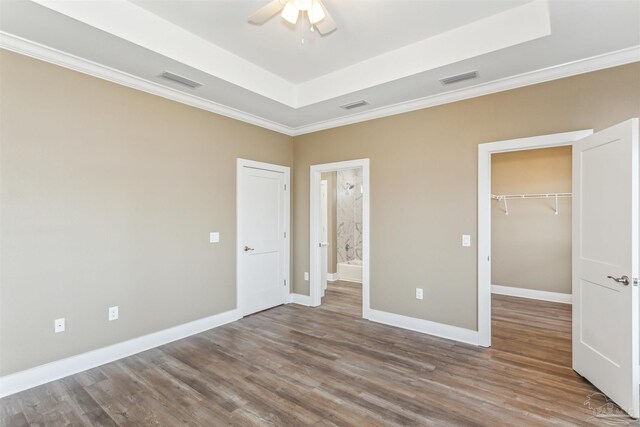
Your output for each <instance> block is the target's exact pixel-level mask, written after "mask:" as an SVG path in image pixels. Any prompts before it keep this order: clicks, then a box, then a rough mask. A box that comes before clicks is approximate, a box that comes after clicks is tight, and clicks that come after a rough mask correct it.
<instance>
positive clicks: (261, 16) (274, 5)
mask: <svg viewBox="0 0 640 427" xmlns="http://www.w3.org/2000/svg"><path fill="white" fill-rule="evenodd" d="M286 3H287V1H286V0H272V1H271V2H270V3H268V4H267V5H266V6H262V7H261V8H260V9H258V10H257V11H255V12H254V13H252V14H251V16H249V22H251V23H252V24H256V25H261V24H264V23H265V22H267V21H268V20H269V19H271V18H272V17H273V16H274V15H275V14H276V13H278V12H280V11H281V10H282V8H283V7H284V5H285V4H286Z"/></svg>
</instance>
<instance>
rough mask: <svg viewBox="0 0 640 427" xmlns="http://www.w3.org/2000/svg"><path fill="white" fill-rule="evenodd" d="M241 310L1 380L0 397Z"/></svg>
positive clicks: (185, 333) (207, 325) (198, 330)
mask: <svg viewBox="0 0 640 427" xmlns="http://www.w3.org/2000/svg"><path fill="white" fill-rule="evenodd" d="M240 317H241V316H240V313H239V312H238V310H235V309H234V310H229V311H225V312H223V313H220V314H215V315H213V316H210V317H206V318H204V319H199V320H194V321H193V322H189V323H184V324H182V325H178V326H174V327H172V328H168V329H165V330H162V331H158V332H153V333H151V334H148V335H143V336H141V337H138V338H133V339H130V340H127V341H123V342H119V343H117V344H113V345H110V346H108V347H103V348H100V349H97V350H93V351H89V352H87V353H82V354H79V355H76V356H71V357H68V358H66V359H61V360H57V361H55V362H51V363H47V364H45V365H40V366H36V367H35V368H31V369H27V370H25V371H21V372H16V373H15V374H9V375H5V376H4V377H1V378H0V397H4V396H8V395H10V394H14V393H18V392H20V391H22V390H26V389H29V388H32V387H36V386H39V385H41V384H45V383H48V382H50V381H55V380H57V379H60V378H64V377H67V376H69V375H73V374H76V373H78V372H82V371H86V370H87V369H92V368H95V367H96V366H101V365H104V364H106V363H109V362H113V361H114V360H118V359H122V358H123V357H127V356H131V355H132V354H136V353H140V352H142V351H145V350H149V349H151V348H155V347H158V346H161V345H164V344H167V343H170V342H172V341H177V340H180V339H182V338H186V337H188V336H191V335H195V334H199V333H201V332H204V331H207V330H209V329H213V328H216V327H218V326H222V325H225V324H227V323H231V322H234V321H236V320H238V319H240Z"/></svg>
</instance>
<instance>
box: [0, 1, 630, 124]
mask: <svg viewBox="0 0 640 427" xmlns="http://www.w3.org/2000/svg"><path fill="white" fill-rule="evenodd" d="M134 1H135V3H132V2H129V1H126V0H97V1H78V0H74V1H67V0H58V1H53V2H52V1H50V0H37V1H29V0H9V1H6V0H0V8H1V9H0V30H1V31H2V32H3V33H2V35H1V37H0V46H2V47H4V48H7V49H11V50H15V51H19V52H22V53H25V54H29V55H31V56H35V57H39V58H42V59H45V60H50V61H51V62H54V63H59V64H60V65H64V66H67V67H69V68H74V69H77V70H80V71H83V72H88V73H90V74H94V75H98V76H99V77H103V78H107V79H109V80H114V81H117V82H119V83H122V84H128V85H130V86H134V87H138V88H141V89H143V90H147V91H149V92H152V93H158V94H160V95H162V96H166V97H169V98H171V99H175V100H178V101H180V102H185V103H187V104H191V105H195V106H198V107H200V108H205V109H209V110H211V111H215V112H219V113H221V114H225V115H228V116H231V117H235V118H239V119H241V120H245V121H248V122H251V123H254V124H258V125H260V126H264V127H267V128H271V129H274V130H278V131H281V132H284V133H288V134H300V133H305V132H309V131H313V130H317V129H323V128H328V127H333V126H337V125H341V124H345V123H352V122H356V121H360V120H364V119H368V118H373V117H380V116H384V115H389V114H394V113H398V112H402V111H408V110H411V109H416V108H421V107H425V106H428V105H435V104H437V103H441V102H447V100H455V99H463V98H465V97H469V96H474V95H479V94H483V93H489V92H491V91H497V90H503V89H508V88H511V87H517V86H522V85H524V84H531V83H533V82H536V81H543V80H548V79H551V78H557V77H562V76H564V75H569V74H571V73H573V74H575V73H577V72H584V71H588V70H589V69H597V68H603V67H606V66H613V65H618V64H620V63H627V62H632V61H638V60H640V48H639V46H640V19H639V18H640V2H639V1H637V0H627V1H616V0H609V1H601V0H593V1H587V0H573V1H570V0H550V1H549V2H547V1H545V0H536V1H533V2H531V1H525V0H521V1H506V0H505V1H495V0H492V1H485V0H473V1H451V0H414V1H409V0H387V1H373V0H371V1H368V0H359V1H358V0H325V4H326V6H327V8H328V9H329V11H330V13H331V14H332V16H333V17H334V19H335V21H336V23H337V25H338V30H337V31H335V32H333V33H331V34H329V35H326V36H324V37H321V36H319V35H318V34H317V33H314V34H310V33H308V34H307V36H306V37H305V38H306V43H305V44H302V43H300V29H298V30H297V31H295V30H293V29H292V28H289V27H288V26H287V25H286V24H283V22H282V19H281V18H280V17H279V16H275V17H274V18H273V19H271V20H270V21H269V22H267V23H266V24H265V25H263V26H254V25H251V24H248V23H247V22H246V17H247V16H248V15H249V14H250V13H251V12H252V11H254V10H256V9H257V8H259V7H260V6H261V5H263V4H266V3H267V1H268V0H264V1H253V0H251V1H249V0H246V1H242V0H232V1H226V0H225V1H222V0H220V1H216V0H212V1H206V0H196V1H193V0H164V1H149V0H134ZM49 48H52V49H56V50H57V51H53V50H51V49H49ZM58 51H59V52H58ZM70 55H72V56H70ZM593 57H596V58H595V59H593ZM85 60H87V61H92V62H87V61H85ZM567 64H568V65H567ZM101 66H105V67H109V68H104V67H101ZM589 67H591V68H589ZM164 70H170V71H172V72H174V73H178V74H181V75H184V76H185V77H188V78H191V79H193V80H196V81H198V82H200V83H203V86H202V87H200V88H197V89H195V90H192V89H186V88H184V87H181V86H180V85H177V84H173V83H171V82H168V81H166V80H163V79H160V78H158V75H159V74H160V73H161V72H162V71H164ZM469 70H478V71H479V74H480V77H479V78H478V79H476V80H470V81H467V82H462V83H458V84H456V85H452V86H448V87H445V86H443V85H441V84H440V83H439V81H438V79H439V78H442V77H445V76H450V75H454V74H457V73H461V72H466V71H469ZM540 70H542V71H540ZM124 73H126V74H124ZM163 88H169V89H163ZM360 99H365V100H367V101H368V102H369V104H370V105H368V106H366V107H363V108H361V109H358V110H357V111H350V112H349V111H344V110H342V109H341V108H339V106H340V105H342V104H345V103H348V102H353V101H357V100H360Z"/></svg>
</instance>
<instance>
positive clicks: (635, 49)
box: [0, 31, 640, 136]
mask: <svg viewBox="0 0 640 427" xmlns="http://www.w3.org/2000/svg"><path fill="white" fill-rule="evenodd" d="M0 48H3V49H7V50H10V51H13V52H17V53H20V54H22V55H26V56H30V57H32V58H36V59H39V60H41V61H45V62H49V63H52V64H55V65H59V66H61V67H65V68H69V69H71V70H74V71H78V72H81V73H84V74H89V75H91V76H94V77H97V78H100V79H103V80H107V81H110V82H113V83H117V84H120V85H123V86H127V87H130V88H134V89H138V90H141V91H143V92H147V93H151V94H153V95H157V96H161V97H163V98H167V99H171V100H172V101H176V102H180V103H182V104H186V105H190V106H192V107H195V108H200V109H202V110H206V111H210V112H212V113H216V114H220V115H222V116H225V117H229V118H232V119H235V120H240V121H242V122H245V123H250V124H252V125H255V126H259V127H262V128H265V129H270V130H273V131H275V132H279V133H282V134H285V135H289V136H298V135H304V134H307V133H312V132H317V131H320V130H325V129H331V128H336V127H340V126H346V125H350V124H354V123H360V122H365V121H368V120H374V119H379V118H381V117H388V116H393V115H396V114H402V113H406V112H410V111H415V110H420V109H424V108H429V107H435V106H437V105H443V104H448V103H451V102H457V101H462V100H465V99H470V98H476V97H479V96H484V95H489V94H492V93H497V92H503V91H506V90H511V89H516V88H520V87H525V86H530V85H534V84H538V83H544V82H548V81H551V80H556V79H561V78H565V77H571V76H575V75H579V74H584V73H589V72H593V71H598V70H603V69H606V68H611V67H617V66H620V65H625V64H630V63H632V62H638V61H639V60H640V46H632V47H629V48H626V49H621V50H618V51H614V52H609V53H605V54H602V55H597V56H593V57H590V58H585V59H580V60H577V61H573V62H568V63H565V64H560V65H555V66H552V67H548V68H543V69H541V70H536V71H531V72H528V73H523V74H519V75H517V76H512V77H505V78H503V79H499V80H494V81H491V82H487V83H483V84H479V85H475V86H470V87H466V88H463V89H459V90H455V91H451V92H446V93H441V94H437V95H431V96H426V97H423V98H418V99H413V100H410V101H404V102H400V103H397V104H393V105H388V106H384V107H380V108H376V109H373V110H368V111H364V112H362V113H356V114H352V115H349V116H344V117H339V118H335V119H330V120H325V121H320V122H316V123H311V124H308V125H304V126H299V127H291V126H287V125H285V124H282V123H277V122H274V121H273V120H269V119H265V118H262V117H258V116H256V115H253V114H249V113H246V112H243V111H240V110H237V109H235V108H231V107H227V106H225V105H222V104H219V103H216V102H214V101H210V100H207V99H203V98H200V97H197V96H194V95H191V94H188V93H185V92H181V91H178V90H176V89H172V88H169V87H166V86H163V85H160V84H158V83H155V82H152V81H149V80H145V79H143V78H140V77H136V76H133V75H131V74H128V73H125V72H123V71H119V70H116V69H113V68H110V67H107V66H104V65H101V64H98V63H96V62H93V61H89V60H87V59H84V58H80V57H78V56H75V55H71V54H68V53H65V52H62V51H60V50H57V49H53V48H51V47H48V46H45V45H42V44H40V43H36V42H32V41H30V40H26V39H24V38H21V37H18V36H15V35H12V34H9V33H7V32H4V31H0Z"/></svg>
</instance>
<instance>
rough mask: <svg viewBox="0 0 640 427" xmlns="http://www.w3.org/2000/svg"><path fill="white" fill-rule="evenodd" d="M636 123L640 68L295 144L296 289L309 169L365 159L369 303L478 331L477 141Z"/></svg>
mask: <svg viewBox="0 0 640 427" xmlns="http://www.w3.org/2000/svg"><path fill="white" fill-rule="evenodd" d="M637 116H640V63H635V64H631V65H626V66H622V67H616V68H612V69H608V70H603V71H599V72H594V73H589V74H583V75H579V76H575V77H571V78H566V79H562V80H556V81H552V82H548V83H543V84H539V85H534V86H529V87H525V88H521V89H516V90H511V91H507V92H501V93H497V94H493V95H488V96H483V97H479V98H474V99H470V100H466V101H461V102H457V103H453V104H447V105H442V106H438V107H434V108H429V109H423V110H419V111H415V112H411V113H406V114H401V115H397V116H392V117H388V118H383V119H378V120H373V121H368V122H364V123H358V124H354V125H350V126H345V127H341V128H336V129H329V130H326V131H322V132H316V133H312V134H309V135H303V136H300V137H296V138H294V164H295V170H294V194H293V201H294V216H293V219H294V246H293V252H294V254H295V256H294V267H293V279H294V282H293V283H294V291H295V292H298V293H302V294H307V295H308V293H309V283H308V282H306V281H304V278H303V274H304V272H305V271H309V251H308V247H309V167H310V166H311V165H313V164H320V163H328V162H336V161H341V160H349V159H359V158H370V159H371V283H370V285H371V306H372V308H374V309H378V310H384V311H388V312H392V313H398V314H403V315H406V316H411V317H417V318H421V319H427V320H431V321H435V322H441V323H445V324H449V325H455V326H460V327H463V328H469V329H474V330H475V329H477V284H476V283H477V277H476V276H477V249H476V248H477V246H476V239H477V146H478V144H480V143H483V142H490V141H498V140H504V139H511V138H519V137H527V136H533V135H544V134H550V133H557V132H566V131H573V130H578V129H588V128H594V129H595V130H600V129H603V128H606V127H608V126H611V125H614V124H616V123H618V122H621V121H623V120H626V119H628V118H631V117H637ZM462 234H471V236H472V247H471V248H464V247H462V246H461V244H460V240H461V235H462ZM416 287H422V288H424V296H425V298H424V300H416V299H415V288H416Z"/></svg>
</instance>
